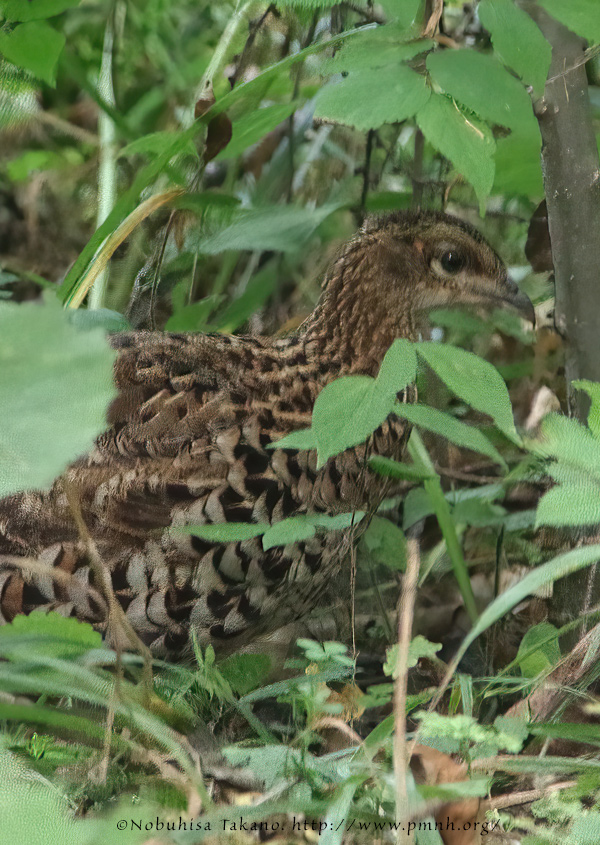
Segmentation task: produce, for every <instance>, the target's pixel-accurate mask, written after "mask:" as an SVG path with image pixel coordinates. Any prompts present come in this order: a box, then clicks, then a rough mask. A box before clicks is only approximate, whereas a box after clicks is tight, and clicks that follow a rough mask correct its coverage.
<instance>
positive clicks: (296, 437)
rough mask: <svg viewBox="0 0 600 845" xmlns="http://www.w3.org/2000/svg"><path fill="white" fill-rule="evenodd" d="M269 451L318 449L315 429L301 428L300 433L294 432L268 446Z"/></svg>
mask: <svg viewBox="0 0 600 845" xmlns="http://www.w3.org/2000/svg"><path fill="white" fill-rule="evenodd" d="M266 448H267V449H316V448H317V438H316V436H315V431H314V429H313V428H300V429H298V431H292V433H291V434H287V435H286V436H285V437H282V438H281V440H276V441H275V442H274V443H269V444H267V447H266Z"/></svg>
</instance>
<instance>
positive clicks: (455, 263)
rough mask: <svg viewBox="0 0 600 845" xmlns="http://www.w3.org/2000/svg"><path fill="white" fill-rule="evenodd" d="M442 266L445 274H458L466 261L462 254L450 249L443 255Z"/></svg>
mask: <svg viewBox="0 0 600 845" xmlns="http://www.w3.org/2000/svg"><path fill="white" fill-rule="evenodd" d="M440 264H441V266H442V270H443V271H444V272H445V273H458V272H459V271H460V270H462V269H463V267H464V266H465V259H464V257H463V256H462V255H461V254H460V252H457V251H456V250H455V249H449V250H448V252H445V253H444V254H443V255H442V257H441V259H440Z"/></svg>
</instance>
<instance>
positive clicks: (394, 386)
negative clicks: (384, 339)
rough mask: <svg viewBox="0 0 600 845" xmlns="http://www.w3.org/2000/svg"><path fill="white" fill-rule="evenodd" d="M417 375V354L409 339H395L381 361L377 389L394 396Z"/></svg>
mask: <svg viewBox="0 0 600 845" xmlns="http://www.w3.org/2000/svg"><path fill="white" fill-rule="evenodd" d="M416 375H417V356H416V353H415V348H414V346H413V344H412V343H411V342H410V341H409V340H404V339H402V338H398V339H397V340H395V341H394V342H393V343H392V345H391V346H390V348H389V349H388V351H387V352H386V353H385V357H384V359H383V361H382V362H381V367H380V368H379V373H378V375H377V379H376V387H377V390H380V391H381V392H382V393H389V394H390V395H391V396H395V395H396V394H397V393H399V392H400V391H401V390H404V388H405V387H406V385H407V384H412V383H413V382H414V380H415V378H416Z"/></svg>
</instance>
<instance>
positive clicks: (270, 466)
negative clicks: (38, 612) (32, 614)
mask: <svg viewBox="0 0 600 845" xmlns="http://www.w3.org/2000/svg"><path fill="white" fill-rule="evenodd" d="M323 288H324V289H323V294H322V297H321V300H320V302H319V304H318V305H317V307H316V309H315V311H314V313H313V314H312V315H311V316H310V317H309V319H308V320H307V321H306V322H305V323H304V325H303V326H302V327H301V328H300V330H299V332H298V334H297V335H296V336H294V337H287V338H275V339H272V338H264V337H228V336H225V335H214V334H211V335H202V334H162V333H158V332H132V333H126V334H121V335H116V336H114V337H113V338H112V344H113V346H114V347H115V349H117V350H118V351H119V356H118V359H117V361H116V365H115V381H116V384H117V387H118V389H119V394H118V397H117V399H116V400H115V401H114V402H113V404H112V406H111V408H110V410H109V414H108V421H109V424H110V428H109V429H108V430H107V431H106V433H105V434H103V435H102V436H101V437H100V438H99V439H98V441H97V443H96V446H95V448H94V450H93V451H92V452H91V453H90V454H89V455H87V456H86V457H85V458H82V459H80V460H78V461H77V462H76V463H75V464H73V465H72V466H71V467H70V469H69V470H68V471H67V474H66V478H67V479H68V485H69V487H70V489H71V491H75V494H76V497H77V500H78V501H79V506H80V509H81V515H82V516H83V520H84V522H85V525H86V526H87V531H88V532H89V535H90V536H91V538H92V540H93V541H94V543H95V546H96V548H97V550H98V552H99V555H100V557H101V559H102V560H103V561H104V563H105V565H106V566H107V567H108V569H109V570H110V572H111V575H112V584H113V589H114V593H115V595H116V597H117V599H118V601H119V602H120V604H121V606H122V608H123V609H124V610H125V612H126V615H127V618H128V619H129V621H130V623H131V625H132V626H133V628H134V629H135V631H137V633H138V634H139V636H140V638H141V639H142V640H143V641H144V642H145V643H146V644H147V645H149V646H150V647H151V649H152V651H153V652H154V653H155V654H157V655H161V654H172V653H181V652H185V651H186V650H187V649H189V642H190V629H193V630H195V632H196V634H197V636H198V641H199V643H200V644H201V645H205V644H207V643H212V644H213V645H214V646H215V647H216V648H219V647H221V648H223V647H224V648H226V649H228V650H229V649H231V648H232V647H236V646H237V645H238V644H241V643H244V642H245V641H247V640H248V639H251V638H252V637H254V636H256V634H258V633H260V632H263V631H265V630H267V629H273V628H275V627H277V626H280V625H282V624H286V623H287V622H290V621H292V620H294V619H297V618H298V617H299V616H300V615H301V614H303V613H305V612H306V611H307V610H309V609H311V608H312V607H314V605H315V604H317V603H318V595H319V592H320V591H322V589H323V587H324V585H325V584H326V583H327V581H328V580H329V579H330V578H331V577H332V575H333V574H335V573H336V572H337V571H339V569H340V567H341V565H342V562H343V560H344V558H345V557H346V556H347V553H348V550H349V547H350V545H351V543H352V542H353V541H354V539H355V538H353V536H352V533H353V532H352V531H346V532H341V531H333V532H328V533H326V534H324V535H317V536H314V537H312V538H310V539H308V540H305V541H303V542H297V543H293V544H289V545H287V546H280V547H274V548H270V549H268V550H267V551H265V550H264V549H263V547H262V543H261V539H260V537H258V538H257V537H255V538H253V539H249V540H246V541H244V542H235V543H234V542H230V543H211V542H207V541H205V540H201V539H199V538H198V537H195V536H189V535H188V534H185V533H182V532H179V533H178V532H177V531H173V530H171V529H172V528H173V527H176V526H183V525H202V524H207V523H224V522H247V523H251V522H261V523H275V522H277V521H279V520H281V519H283V518H285V517H288V516H291V515H295V514H303V513H306V512H310V511H318V512H324V513H327V514H336V513H341V512H347V511H351V510H353V509H362V510H367V511H369V510H372V509H373V508H374V507H375V506H376V505H377V503H378V502H379V501H380V500H381V498H382V496H383V495H384V492H385V484H384V482H383V481H382V479H380V478H378V477H377V476H376V475H375V474H374V473H372V472H371V471H370V470H369V469H368V467H367V465H366V461H365V458H366V457H367V456H368V455H370V454H382V455H386V456H389V457H392V458H396V459H399V458H401V457H402V451H403V447H404V445H405V442H406V437H407V433H408V432H407V430H406V424H405V423H403V422H402V421H401V420H399V419H398V418H396V417H390V418H389V419H388V420H387V421H386V422H385V423H384V424H383V425H382V426H381V427H380V428H379V429H378V431H377V432H375V434H374V435H372V437H371V438H370V439H369V441H368V442H367V444H365V445H363V446H360V447H357V448H353V449H348V450H347V451H346V452H344V453H343V454H342V455H339V456H337V457H335V458H331V459H330V460H329V461H327V463H326V465H325V466H323V467H322V468H321V469H319V470H317V464H316V455H315V453H314V452H310V451H308V452H307V451H295V450H290V449H274V450H273V449H267V448H266V447H267V445H268V444H270V443H272V442H274V441H277V440H279V439H280V438H281V437H282V436H284V435H285V434H287V433H289V432H291V431H293V430H296V429H300V428H305V427H307V426H308V425H310V419H311V412H312V408H313V405H314V402H315V399H316V397H317V395H318V394H319V391H320V390H321V389H322V388H323V387H324V386H325V385H326V384H327V383H328V382H330V381H332V380H333V379H335V378H337V377H338V376H340V375H344V374H346V375H347V374H352V373H362V374H368V375H376V374H377V372H378V369H379V365H380V364H381V361H382V359H383V356H384V355H385V352H386V351H387V349H388V347H389V346H390V345H391V343H392V342H393V341H394V339H396V338H399V337H402V338H413V339H416V338H417V337H418V336H419V334H420V333H422V332H423V331H425V329H426V325H427V324H426V312H427V311H428V310H429V309H431V308H434V307H451V306H454V305H469V304H470V305H474V306H488V307H493V306H504V305H508V306H511V307H513V308H515V309H517V310H518V311H520V312H522V313H523V314H524V315H525V316H527V317H528V318H531V316H532V306H531V303H530V301H529V300H528V299H527V297H525V296H524V295H523V294H522V293H520V292H519V290H518V288H517V287H516V285H515V284H514V283H513V282H511V281H510V279H509V278H508V277H507V273H506V269H505V267H504V265H503V263H502V261H501V260H500V258H499V257H498V256H497V255H496V253H495V252H494V251H493V250H492V249H491V248H490V247H489V245H488V244H487V243H486V242H485V241H484V239H483V238H482V237H481V235H480V234H479V233H478V232H477V231H476V230H475V229H473V228H472V227H471V226H469V225H467V224H466V223H463V222H461V221H460V220H457V219H456V218H453V217H450V216H447V215H444V214H440V213H431V212H427V213H411V214H408V213H403V214H395V215H392V216H390V217H387V218H384V219H378V220H370V221H368V222H367V223H366V224H365V225H364V226H363V228H362V229H361V230H360V232H359V233H358V234H357V235H356V236H355V238H354V239H353V240H352V241H350V243H348V244H347V245H346V246H345V247H344V248H343V249H342V251H341V253H340V254H339V257H338V258H337V260H336V261H335V262H334V263H333V265H332V266H331V268H330V270H329V272H328V273H327V274H326V276H325V280H324V286H323ZM89 549H90V546H89V543H88V544H87V545H86V544H85V543H84V542H83V541H82V539H81V531H78V529H77V527H76V524H75V521H74V518H73V513H72V510H71V508H70V507H69V503H68V501H67V496H66V495H65V490H64V483H63V481H62V480H60V479H59V480H58V481H57V482H56V483H55V484H54V486H53V487H52V489H51V490H50V491H49V492H47V493H37V492H36V493H25V494H21V495H18V496H13V497H11V498H8V499H4V500H3V501H0V612H1V619H0V621H10V620H11V619H13V618H14V616H15V615H16V614H17V613H22V612H24V613H27V612H29V611H31V610H33V609H47V610H50V609H53V610H57V611H59V612H60V613H62V614H66V615H73V616H76V617H78V618H79V619H85V620H89V621H90V622H92V623H93V624H94V625H95V626H96V627H97V628H98V629H100V630H105V629H106V624H107V612H106V607H107V604H106V601H105V597H104V596H103V593H102V589H100V586H99V585H98V584H97V583H94V575H93V567H91V566H90V559H89ZM15 557H27V558H29V559H31V558H35V559H36V560H37V566H35V567H33V568H31V567H30V568H26V567H25V568H23V567H20V566H18V565H17V564H16V561H15ZM48 568H53V569H54V577H50V576H49V575H48V574H46V573H45V570H48ZM57 573H58V575H60V577H58V575H57Z"/></svg>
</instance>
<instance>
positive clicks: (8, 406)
mask: <svg viewBox="0 0 600 845" xmlns="http://www.w3.org/2000/svg"><path fill="white" fill-rule="evenodd" d="M114 359H115V353H114V352H113V350H111V349H110V347H109V345H108V342H107V340H106V338H105V335H104V333H103V332H102V331H100V330H97V329H96V330H91V331H80V330H79V329H77V328H76V327H75V326H73V325H71V323H70V321H69V319H68V318H67V315H66V314H65V312H64V311H63V310H62V309H61V308H60V307H59V306H58V304H52V305H45V306H43V307H40V306H39V305H38V304H23V305H13V304H9V303H6V304H0V496H7V495H9V494H10V493H13V492H16V491H18V490H30V489H34V488H42V487H46V486H48V485H49V484H50V483H51V482H52V481H53V480H54V479H55V478H56V476H58V475H59V474H60V473H61V472H62V471H63V470H64V469H65V467H66V466H67V464H69V463H70V462H71V461H73V460H75V458H78V457H79V456H80V455H82V454H83V453H84V452H87V451H88V450H89V449H90V448H91V447H92V445H93V443H94V440H95V438H96V437H97V436H98V435H99V434H100V433H101V432H102V431H103V430H104V429H105V428H106V425H107V424H106V409H107V408H108V405H109V403H110V401H111V399H112V398H113V397H114V395H115V388H114V385H113V379H112V366H113V361H114Z"/></svg>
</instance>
